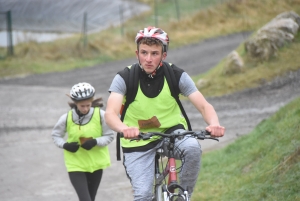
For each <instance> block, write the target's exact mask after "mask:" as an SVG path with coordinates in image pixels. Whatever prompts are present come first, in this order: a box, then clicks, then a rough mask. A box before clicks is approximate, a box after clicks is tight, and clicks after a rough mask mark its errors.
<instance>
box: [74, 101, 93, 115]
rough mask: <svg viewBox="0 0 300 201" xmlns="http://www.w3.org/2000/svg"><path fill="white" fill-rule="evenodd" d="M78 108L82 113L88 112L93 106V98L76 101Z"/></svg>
mask: <svg viewBox="0 0 300 201" xmlns="http://www.w3.org/2000/svg"><path fill="white" fill-rule="evenodd" d="M76 106H77V109H78V110H79V111H80V113H81V114H87V113H88V112H89V111H90V108H91V106H92V101H91V100H83V101H79V102H78V103H76Z"/></svg>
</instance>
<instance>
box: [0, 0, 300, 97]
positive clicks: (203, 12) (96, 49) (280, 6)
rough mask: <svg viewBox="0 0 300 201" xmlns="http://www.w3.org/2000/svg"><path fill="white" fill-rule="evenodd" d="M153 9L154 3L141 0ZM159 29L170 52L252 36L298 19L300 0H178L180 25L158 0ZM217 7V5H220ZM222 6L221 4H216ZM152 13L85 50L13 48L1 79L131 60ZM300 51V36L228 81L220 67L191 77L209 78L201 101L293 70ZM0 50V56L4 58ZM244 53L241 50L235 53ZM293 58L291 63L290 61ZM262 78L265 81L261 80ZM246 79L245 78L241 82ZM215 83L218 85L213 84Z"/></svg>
mask: <svg viewBox="0 0 300 201" xmlns="http://www.w3.org/2000/svg"><path fill="white" fill-rule="evenodd" d="M140 1H143V2H146V3H148V4H149V5H150V6H152V8H154V4H153V1H151V0H140ZM157 2H158V5H159V6H158V9H157V13H158V15H159V18H158V26H159V27H161V28H163V29H164V30H165V31H166V32H167V33H168V34H169V37H170V40H171V42H170V48H171V49H172V48H176V47H179V46H183V45H187V44H191V43H196V42H200V41H202V40H204V39H208V38H211V37H216V36H221V35H226V34H231V33H237V32H241V31H255V30H257V29H259V28H261V27H262V26H263V25H265V24H266V23H267V22H269V21H270V20H271V19H273V18H274V17H275V16H276V15H278V14H280V13H282V12H285V11H291V10H293V11H295V12H296V13H298V14H300V0H285V1H281V0H263V1H261V0H251V1H245V0H226V1H225V0H213V1H209V0H189V1H186V0H177V2H178V4H179V6H180V8H181V10H180V21H178V17H177V14H176V8H175V4H174V1H170V0H168V1H166V0H157ZM218 2H219V3H218ZM220 2H221V3H220ZM154 13H155V10H154V9H152V10H151V11H149V12H146V13H143V14H142V15H140V16H136V17H134V18H132V19H131V20H129V21H127V22H126V23H125V24H124V35H123V36H122V35H121V34H120V27H109V28H108V29H107V30H104V31H101V32H100V33H94V34H90V35H89V36H88V45H87V46H86V47H84V46H83V42H82V39H81V36H80V34H78V35H74V36H73V37H71V38H66V39H60V40H57V41H54V42H49V43H41V44H38V43H35V42H29V43H24V44H19V45H17V46H15V48H14V50H15V56H13V57H10V58H3V56H2V57H0V78H1V77H8V76H18V75H23V74H36V73H46V72H54V71H56V72H60V71H68V70H71V69H75V68H84V67H88V66H94V65H97V64H102V63H106V62H108V61H114V60H121V59H125V58H130V57H134V51H135V48H136V46H135V44H134V37H135V34H136V32H137V31H138V30H139V29H142V28H143V27H146V26H148V25H154V18H153V15H154ZM299 48H300V43H299V36H298V38H297V40H296V41H295V42H294V43H292V44H290V45H289V46H287V47H285V48H283V49H282V50H280V54H279V56H278V57H277V58H272V59H271V61H270V62H266V63H263V64H259V65H256V64H253V63H251V62H249V64H247V65H248V66H250V67H253V68H247V69H249V70H247V72H246V73H244V74H240V75H235V76H231V77H230V78H232V79H228V77H225V76H223V75H222V74H221V73H220V69H221V66H222V62H221V63H220V64H219V65H218V66H216V67H215V68H213V67H212V68H213V69H212V70H211V71H210V72H208V73H206V74H204V75H199V76H197V77H194V79H195V81H197V79H198V78H199V77H202V78H206V79H210V78H211V77H214V79H210V81H211V80H213V82H212V84H211V85H209V86H208V87H207V88H205V89H201V92H202V93H203V94H204V95H205V96H219V95H223V94H228V93H232V92H234V91H236V90H242V89H245V88H249V87H255V86H257V85H259V84H261V81H262V80H267V81H268V80H271V79H273V78H274V77H276V76H278V75H282V74H283V73H285V72H288V71H290V70H297V69H299V68H300V66H299V63H300V62H299V57H298V56H295V54H297V51H296V50H298V49H299ZM5 51H6V50H5V49H3V48H1V49H0V54H1V55H3V54H5ZM238 51H239V52H240V53H243V51H244V50H243V48H242V46H241V47H240V48H239V50H238ZM290 58H293V59H290ZM261 74H263V76H264V77H263V78H262V77H261ZM245 77H247V79H245ZM215 81H216V82H217V84H216V82H215Z"/></svg>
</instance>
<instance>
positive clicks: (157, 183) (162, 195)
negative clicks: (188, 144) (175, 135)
mask: <svg viewBox="0 0 300 201" xmlns="http://www.w3.org/2000/svg"><path fill="white" fill-rule="evenodd" d="M174 142H175V140H174ZM174 142H172V140H171V141H170V145H169V148H168V149H169V150H170V156H169V157H168V161H167V164H166V166H165V167H164V169H163V170H162V171H160V169H159V164H160V163H159V158H160V156H161V153H162V149H159V150H158V151H157V153H156V156H155V179H154V192H155V199H154V200H155V201H170V200H173V199H172V198H173V197H176V196H177V197H178V196H179V197H182V198H184V199H185V201H189V195H188V191H187V189H183V188H182V187H181V186H180V185H179V184H178V181H177V172H176V169H177V168H176V159H175V157H174V152H173V149H174ZM167 176H169V178H168V183H167V185H166V184H163V181H164V179H165V178H166V177H167ZM175 189H178V190H181V191H182V192H183V196H182V194H181V193H179V192H177V193H175Z"/></svg>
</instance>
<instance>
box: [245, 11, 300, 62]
mask: <svg viewBox="0 0 300 201" xmlns="http://www.w3.org/2000/svg"><path fill="white" fill-rule="evenodd" d="M299 23H300V16H299V15H297V14H296V13H295V12H293V11H291V12H284V13H282V14H280V15H278V16H276V17H275V18H274V19H273V20H272V21H270V22H269V23H268V24H266V25H265V26H263V27H262V28H261V29H259V30H258V31H257V33H256V34H255V35H254V36H253V37H251V38H249V39H248V40H247V41H246V42H245V43H244V48H245V50H246V52H247V54H248V56H250V57H251V58H252V59H256V60H259V61H266V60H269V59H270V58H271V57H273V56H277V50H278V48H281V47H283V46H284V45H285V44H286V43H290V42H292V41H293V39H294V36H295V35H296V34H297V33H298V31H299V26H300V25H299Z"/></svg>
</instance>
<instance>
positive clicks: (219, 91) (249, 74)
mask: <svg viewBox="0 0 300 201" xmlns="http://www.w3.org/2000/svg"><path fill="white" fill-rule="evenodd" d="M299 49H300V32H298V35H297V36H296V37H295V39H294V41H293V43H290V44H287V45H286V46H285V47H283V48H282V49H280V50H279V51H278V56H277V57H274V58H271V59H270V60H269V61H267V62H254V61H249V59H248V58H247V55H246V54H245V50H244V49H243V44H241V45H240V47H238V48H237V52H238V53H239V55H240V56H241V57H242V59H243V60H244V68H243V71H242V72H241V73H237V74H232V75H224V74H223V67H224V65H225V59H223V60H222V61H221V62H220V63H219V64H218V65H217V66H215V68H213V69H211V70H210V71H208V72H206V73H205V74H201V75H197V76H194V77H193V79H194V81H195V82H197V80H199V79H205V80H208V82H209V84H208V85H207V87H204V88H201V89H200V90H201V92H202V93H203V94H205V95H206V96H222V95H224V94H230V93H233V92H236V91H241V90H244V89H246V88H253V87H257V86H259V85H261V84H264V83H266V82H269V81H271V80H272V79H274V78H275V77H278V76H282V75H284V74H285V73H287V72H290V71H291V72H293V71H296V70H299V69H300V57H299V56H298V55H299ZM247 60H248V61H247ZM245 61H246V62H245Z"/></svg>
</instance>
